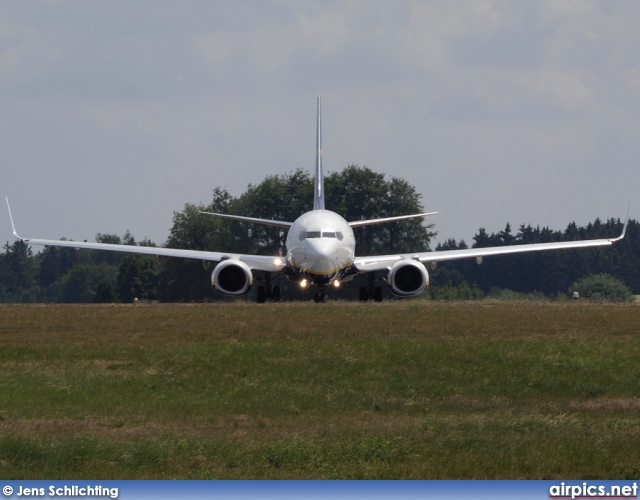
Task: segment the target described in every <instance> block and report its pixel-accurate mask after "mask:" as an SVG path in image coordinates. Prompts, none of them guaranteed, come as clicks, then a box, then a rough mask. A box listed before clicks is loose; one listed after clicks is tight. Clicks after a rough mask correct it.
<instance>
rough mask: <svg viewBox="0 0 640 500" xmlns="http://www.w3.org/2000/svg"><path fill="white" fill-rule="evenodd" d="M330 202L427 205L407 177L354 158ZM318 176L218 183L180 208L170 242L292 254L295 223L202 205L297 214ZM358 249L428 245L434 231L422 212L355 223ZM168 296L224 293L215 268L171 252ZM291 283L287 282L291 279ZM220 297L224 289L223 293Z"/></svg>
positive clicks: (360, 212) (374, 213)
mask: <svg viewBox="0 0 640 500" xmlns="http://www.w3.org/2000/svg"><path fill="white" fill-rule="evenodd" d="M325 196H326V206H327V209H328V210H331V211H333V212H336V213H338V214H340V215H342V216H343V217H344V218H345V219H346V220H348V221H357V220H363V219H376V218H381V217H390V216H394V215H407V214H414V213H420V212H422V211H423V207H422V204H421V202H420V198H421V197H420V195H419V194H418V193H416V190H415V188H414V187H413V186H411V185H410V184H409V183H407V182H406V181H404V180H402V179H399V178H395V177H392V178H391V179H389V180H386V179H385V176H384V175H383V174H378V173H375V172H373V171H372V170H371V169H369V168H366V167H359V166H357V165H351V166H349V167H347V168H345V169H344V170H343V171H342V172H334V173H332V174H330V175H328V176H327V177H326V178H325ZM312 200H313V179H312V177H311V176H310V174H309V173H307V172H306V171H303V170H301V169H298V170H296V171H294V172H292V173H289V174H283V175H272V176H268V177H266V178H265V179H264V181H262V182H261V183H259V184H256V185H249V187H248V188H247V191H246V192H244V193H243V194H241V195H240V196H239V197H237V198H234V197H233V196H231V195H230V194H229V193H228V192H227V191H226V190H223V189H221V188H216V189H215V190H214V192H213V200H212V203H211V204H210V205H209V206H207V207H204V206H202V205H194V204H187V205H185V208H184V210H183V211H182V212H180V213H175V214H174V219H173V227H172V229H171V235H170V237H169V241H168V244H167V246H169V247H172V248H188V249H194V250H215V251H220V252H233V253H256V254H263V255H284V253H285V251H286V246H285V244H286V236H287V231H286V230H283V229H280V228H277V227H270V226H265V225H262V224H251V223H247V222H240V221H232V220H226V219H225V220H222V219H220V218H215V217H211V216H207V215H202V214H200V212H201V211H209V212H217V213H231V214H236V215H245V216H249V217H257V218H261V219H273V220H282V221H289V222H293V221H295V220H296V219H297V218H298V217H300V216H301V215H302V214H304V213H305V212H307V211H309V210H311V209H312V208H313V207H312ZM354 232H355V235H356V241H357V248H356V249H357V253H358V255H375V254H381V253H398V252H403V253H404V252H412V251H425V250H428V248H429V240H430V238H431V236H433V234H434V233H432V232H430V231H429V227H425V226H424V225H423V221H422V220H420V219H408V220H405V221H396V222H390V223H387V224H377V225H373V226H367V227H363V228H356V230H355V231H354ZM160 279H161V286H160V290H161V292H160V293H161V300H163V301H168V300H169V301H175V300H185V301H201V300H209V299H211V298H214V297H216V296H214V295H213V293H212V291H211V284H210V282H209V276H208V274H207V273H203V272H202V269H201V266H200V265H198V263H196V262H193V261H191V262H184V261H181V260H179V259H171V260H168V261H167V262H166V264H165V265H164V267H163V269H162V270H161V278H160ZM284 286H285V287H286V285H284ZM216 298H217V297H216Z"/></svg>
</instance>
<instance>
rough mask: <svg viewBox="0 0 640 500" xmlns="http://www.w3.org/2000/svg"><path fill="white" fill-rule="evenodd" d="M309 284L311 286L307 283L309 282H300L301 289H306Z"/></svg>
mask: <svg viewBox="0 0 640 500" xmlns="http://www.w3.org/2000/svg"><path fill="white" fill-rule="evenodd" d="M308 284H309V283H307V280H302V281H301V282H300V288H306V287H307V285H308Z"/></svg>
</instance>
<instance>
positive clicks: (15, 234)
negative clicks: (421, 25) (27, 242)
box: [5, 196, 24, 240]
mask: <svg viewBox="0 0 640 500" xmlns="http://www.w3.org/2000/svg"><path fill="white" fill-rule="evenodd" d="M5 198H6V200H7V208H8V209H9V219H11V229H12V230H13V235H14V236H15V237H16V238H18V239H19V240H24V238H23V237H21V236H20V235H19V234H18V232H17V231H16V225H15V224H14V223H13V216H12V215H11V206H10V205H9V197H8V196H7V197H5Z"/></svg>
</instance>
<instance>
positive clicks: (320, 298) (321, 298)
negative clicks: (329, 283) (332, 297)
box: [313, 286, 329, 304]
mask: <svg viewBox="0 0 640 500" xmlns="http://www.w3.org/2000/svg"><path fill="white" fill-rule="evenodd" d="M313 301H314V302H315V303H316V304H318V303H320V302H322V303H324V304H326V303H327V302H329V296H328V295H327V294H326V293H325V291H324V287H323V286H321V287H320V288H319V289H318V291H317V292H316V293H315V294H314V295H313Z"/></svg>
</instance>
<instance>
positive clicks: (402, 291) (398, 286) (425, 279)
mask: <svg viewBox="0 0 640 500" xmlns="http://www.w3.org/2000/svg"><path fill="white" fill-rule="evenodd" d="M387 283H389V286H390V287H391V290H392V291H393V293H395V294H396V295H399V296H401V297H407V296H410V295H418V294H421V293H422V292H424V291H425V290H426V289H427V286H428V285H429V273H428V272H427V269H426V268H425V267H424V265H423V264H422V263H421V262H418V261H417V260H403V261H400V262H397V263H396V264H394V265H393V267H392V268H391V269H390V270H389V276H388V277H387Z"/></svg>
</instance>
